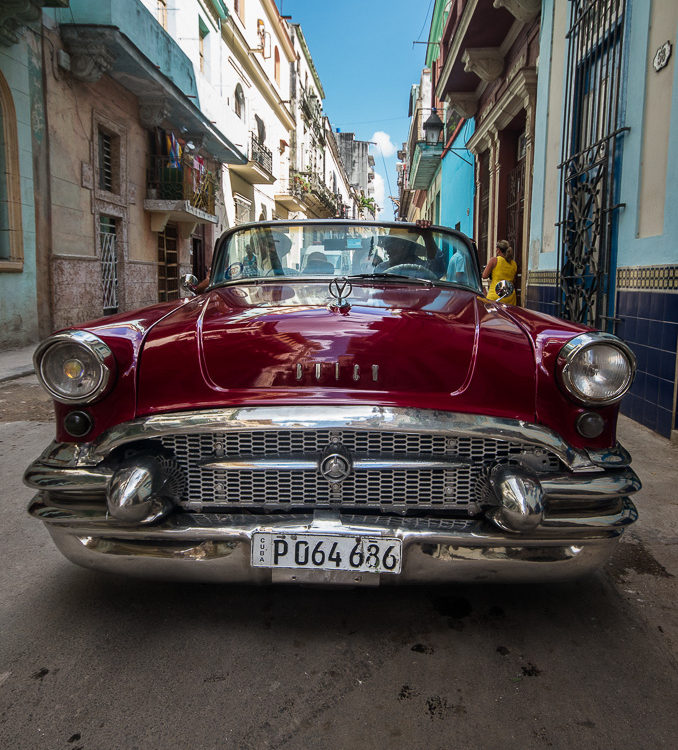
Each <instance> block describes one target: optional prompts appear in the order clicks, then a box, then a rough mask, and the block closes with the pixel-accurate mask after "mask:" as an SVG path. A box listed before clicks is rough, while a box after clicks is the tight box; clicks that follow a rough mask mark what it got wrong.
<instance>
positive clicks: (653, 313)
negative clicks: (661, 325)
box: [650, 292, 666, 320]
mask: <svg viewBox="0 0 678 750" xmlns="http://www.w3.org/2000/svg"><path fill="white" fill-rule="evenodd" d="M665 296H666V292H652V293H651V298H650V317H651V318H652V319H653V320H662V319H663V318H664V297H665Z"/></svg>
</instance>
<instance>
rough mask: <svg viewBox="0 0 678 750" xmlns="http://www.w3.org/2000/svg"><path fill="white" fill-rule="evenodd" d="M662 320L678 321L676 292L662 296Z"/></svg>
mask: <svg viewBox="0 0 678 750" xmlns="http://www.w3.org/2000/svg"><path fill="white" fill-rule="evenodd" d="M664 320H666V321H669V322H670V323H678V294H675V293H674V294H670V293H669V294H667V295H666V296H665V298H664Z"/></svg>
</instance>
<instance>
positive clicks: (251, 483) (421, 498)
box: [161, 430, 560, 511]
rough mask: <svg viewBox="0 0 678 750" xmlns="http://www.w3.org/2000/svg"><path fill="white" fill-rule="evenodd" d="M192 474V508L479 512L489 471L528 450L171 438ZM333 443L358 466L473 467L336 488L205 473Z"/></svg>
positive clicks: (447, 443) (404, 435) (357, 480)
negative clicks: (433, 462)
mask: <svg viewBox="0 0 678 750" xmlns="http://www.w3.org/2000/svg"><path fill="white" fill-rule="evenodd" d="M161 440H162V444H163V448H164V449H165V450H169V451H172V453H173V454H174V456H175V459H176V461H177V463H178V464H179V465H180V466H181V468H182V469H183V470H184V472H185V474H186V480H187V481H186V492H185V494H184V496H183V498H182V501H181V504H182V505H183V506H184V507H186V508H194V509H209V508H214V509H217V508H226V507H228V508H241V509H244V508H278V509H280V510H292V509H304V508H305V509H309V508H311V509H312V508H329V507H341V508H356V509H360V508H363V509H365V508H372V509H377V510H382V511H394V510H396V511H397V510H400V511H402V510H406V509H408V508H436V509H447V510H464V511H474V509H475V503H476V502H477V501H478V500H479V499H480V495H481V493H482V492H484V491H485V488H486V480H485V477H486V474H487V470H488V469H489V468H490V467H491V466H492V465H494V464H495V463H496V462H498V461H504V462H506V461H517V460H518V459H519V456H520V454H521V453H522V452H523V451H525V450H530V447H529V446H526V445H523V444H520V443H515V442H508V441H504V440H497V439H493V438H478V437H458V436H449V435H441V434H427V433H415V432H395V431H377V430H371V431H368V430H362V431H361V430H249V431H244V430H237V431H235V430H234V431H229V432H214V433H195V434H176V435H166V436H163V437H162V438H161ZM331 440H339V441H341V443H342V444H343V446H344V447H345V448H347V449H348V450H349V451H350V452H351V454H352V455H353V457H354V458H358V457H360V458H377V457H378V458H382V459H383V458H384V457H393V458H394V459H397V458H407V457H409V458H413V457H417V458H419V459H421V458H424V459H425V458H426V457H431V458H434V457H437V458H440V457H441V456H445V457H449V458H460V459H464V460H466V461H468V463H465V464H461V465H455V466H453V467H451V468H449V469H448V468H444V469H442V468H422V469H411V468H408V469H399V468H386V469H355V470H354V471H353V472H352V474H351V475H350V476H349V477H348V478H347V479H346V480H344V481H343V482H342V483H341V484H340V485H331V484H330V483H328V482H327V481H326V480H325V478H324V477H323V476H322V475H321V474H320V473H319V472H318V471H316V470H314V469H303V470H289V469H251V468H242V469H224V468H207V467H201V466H200V463H201V462H202V461H206V460H208V459H214V458H226V457H227V458H229V459H236V458H237V459H254V460H256V459H257V458H265V457H269V458H271V457H281V456H296V457H304V458H307V459H308V458H312V459H315V458H317V457H319V456H320V454H321V453H322V451H323V449H324V448H325V447H326V446H327V445H328V444H329V443H330V441H331ZM559 466H560V463H559V461H558V458H557V457H556V456H555V455H554V454H548V453H545V454H544V469H545V470H547V471H557V470H558V468H559Z"/></svg>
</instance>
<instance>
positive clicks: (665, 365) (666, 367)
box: [657, 351, 676, 381]
mask: <svg viewBox="0 0 678 750" xmlns="http://www.w3.org/2000/svg"><path fill="white" fill-rule="evenodd" d="M657 374H658V375H659V377H660V378H664V380H671V381H673V379H674V378H675V377H676V355H675V354H674V353H673V352H665V351H662V352H660V354H659V372H658V373H657Z"/></svg>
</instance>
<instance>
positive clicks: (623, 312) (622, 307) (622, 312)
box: [617, 292, 630, 318]
mask: <svg viewBox="0 0 678 750" xmlns="http://www.w3.org/2000/svg"><path fill="white" fill-rule="evenodd" d="M629 296H630V293H629V292H617V315H618V316H619V317H621V318H624V317H626V316H627V315H628V314H629V307H630V301H629Z"/></svg>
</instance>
